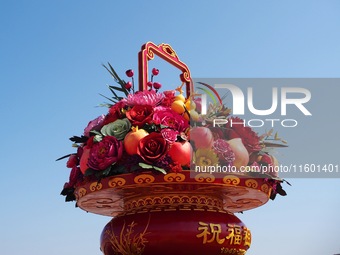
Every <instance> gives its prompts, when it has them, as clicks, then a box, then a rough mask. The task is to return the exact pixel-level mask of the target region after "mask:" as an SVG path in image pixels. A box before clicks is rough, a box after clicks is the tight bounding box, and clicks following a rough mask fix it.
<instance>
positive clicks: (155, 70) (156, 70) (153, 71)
mask: <svg viewBox="0 0 340 255" xmlns="http://www.w3.org/2000/svg"><path fill="white" fill-rule="evenodd" d="M152 74H153V75H154V76H156V75H158V74H159V70H158V69H157V68H153V69H152Z"/></svg>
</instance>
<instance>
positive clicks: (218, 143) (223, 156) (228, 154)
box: [212, 139, 235, 164]
mask: <svg viewBox="0 0 340 255" xmlns="http://www.w3.org/2000/svg"><path fill="white" fill-rule="evenodd" d="M212 148H213V150H214V151H215V153H216V154H217V156H218V157H219V159H220V160H223V161H226V162H227V163H229V164H231V163H232V162H233V161H234V160H235V153H234V152H233V151H232V149H231V147H230V145H229V143H228V142H227V141H226V140H223V139H217V140H215V141H214V143H213V146H212Z"/></svg>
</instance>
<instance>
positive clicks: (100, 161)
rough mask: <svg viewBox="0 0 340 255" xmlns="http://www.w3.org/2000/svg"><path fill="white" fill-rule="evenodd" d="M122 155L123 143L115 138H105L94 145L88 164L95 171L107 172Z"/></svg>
mask: <svg viewBox="0 0 340 255" xmlns="http://www.w3.org/2000/svg"><path fill="white" fill-rule="evenodd" d="M122 155H123V143H122V142H121V141H118V140H117V138H116V137H114V136H104V138H103V140H101V141H100V142H98V143H94V144H93V145H92V147H91V150H90V156H89V160H88V162H87V164H88V166H89V167H90V168H92V169H94V170H105V169H107V168H108V167H109V166H111V165H112V164H113V163H116V162H117V161H118V160H120V158H121V157H122Z"/></svg>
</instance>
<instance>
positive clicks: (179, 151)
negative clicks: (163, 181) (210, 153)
mask: <svg viewBox="0 0 340 255" xmlns="http://www.w3.org/2000/svg"><path fill="white" fill-rule="evenodd" d="M168 154H169V156H170V157H171V159H172V160H173V161H174V162H178V163H179V164H181V165H182V166H189V165H190V161H191V158H192V147H191V144H190V143H189V142H187V141H184V142H174V143H173V144H172V145H171V147H170V149H169V152H168Z"/></svg>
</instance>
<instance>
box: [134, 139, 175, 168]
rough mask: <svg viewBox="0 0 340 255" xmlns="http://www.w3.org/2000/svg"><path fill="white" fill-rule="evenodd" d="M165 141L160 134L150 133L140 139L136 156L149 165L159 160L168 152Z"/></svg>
mask: <svg viewBox="0 0 340 255" xmlns="http://www.w3.org/2000/svg"><path fill="white" fill-rule="evenodd" d="M168 149H169V146H168V143H167V141H166V140H165V139H164V138H163V136H162V134H160V133H155V132H153V133H151V134H149V135H147V136H145V137H144V138H142V139H141V140H140V141H139V143H138V147H137V154H138V155H139V156H140V157H141V158H142V159H143V160H144V161H145V162H146V163H149V164H153V163H155V162H157V161H159V160H161V159H162V158H163V157H164V156H165V154H166V153H167V152H168Z"/></svg>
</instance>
